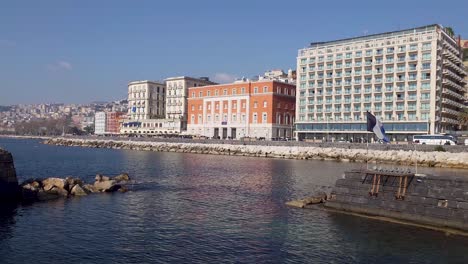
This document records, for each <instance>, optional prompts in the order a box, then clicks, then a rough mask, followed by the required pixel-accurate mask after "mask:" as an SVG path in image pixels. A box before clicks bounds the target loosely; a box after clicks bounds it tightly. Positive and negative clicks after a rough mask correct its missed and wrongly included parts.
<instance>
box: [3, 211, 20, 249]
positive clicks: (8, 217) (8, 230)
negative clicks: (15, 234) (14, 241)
mask: <svg viewBox="0 0 468 264" xmlns="http://www.w3.org/2000/svg"><path fill="white" fill-rule="evenodd" d="M16 214H17V204H16V203H0V247H1V246H2V244H3V240H7V239H9V238H11V236H12V229H13V228H14V225H15V217H16Z"/></svg>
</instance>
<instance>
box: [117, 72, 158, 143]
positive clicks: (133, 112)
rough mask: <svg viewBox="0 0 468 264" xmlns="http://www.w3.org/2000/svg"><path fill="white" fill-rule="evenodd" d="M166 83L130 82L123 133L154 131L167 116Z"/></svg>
mask: <svg viewBox="0 0 468 264" xmlns="http://www.w3.org/2000/svg"><path fill="white" fill-rule="evenodd" d="M165 97H166V85H165V84H164V83H160V82H155V81H134V82H130V83H129V84H128V114H127V119H126V120H125V121H124V122H123V124H122V128H121V133H123V134H142V133H148V132H150V131H152V132H154V130H155V129H156V128H159V124H158V123H160V122H156V121H155V120H162V119H164V116H165Z"/></svg>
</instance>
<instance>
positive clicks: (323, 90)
mask: <svg viewBox="0 0 468 264" xmlns="http://www.w3.org/2000/svg"><path fill="white" fill-rule="evenodd" d="M297 73H298V75H299V76H298V79H297V86H298V87H297V88H298V96H297V103H296V105H297V111H296V115H297V120H296V125H297V133H298V137H299V139H319V140H324V139H327V138H329V139H330V140H333V138H334V139H335V140H343V139H344V140H354V141H355V140H358V139H361V138H366V137H367V132H366V111H370V112H372V113H373V114H375V115H376V116H377V117H378V118H379V119H381V120H383V123H384V125H385V130H386V131H387V135H389V136H390V138H391V140H392V141H411V140H412V136H413V135H415V134H427V133H429V134H439V133H446V132H450V131H453V130H455V129H457V127H458V124H459V122H458V120H457V117H458V115H459V113H460V111H461V109H462V107H463V101H464V94H465V81H464V79H463V78H464V77H465V76H466V74H467V73H466V71H465V69H464V67H463V62H462V53H461V49H460V46H459V42H458V40H457V39H455V38H454V37H453V36H452V35H451V34H450V32H449V31H448V30H446V29H445V28H444V27H442V26H440V25H428V26H423V27H418V28H411V29H407V30H399V31H394V32H386V33H381V34H373V35H368V36H362V37H355V38H348V39H340V40H334V41H326V42H316V43H311V44H310V47H308V48H305V49H301V50H299V52H298V57H297ZM328 136H330V137H328Z"/></svg>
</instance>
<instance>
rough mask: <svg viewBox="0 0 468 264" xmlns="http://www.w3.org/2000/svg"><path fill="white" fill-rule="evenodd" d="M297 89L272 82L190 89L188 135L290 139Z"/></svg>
mask: <svg viewBox="0 0 468 264" xmlns="http://www.w3.org/2000/svg"><path fill="white" fill-rule="evenodd" d="M295 98H296V86H295V85H293V84H289V83H284V82H280V81H273V80H261V81H256V82H251V81H242V82H234V83H231V84H221V85H208V86H202V87H191V88H189V97H188V126H187V132H188V133H189V134H191V135H200V136H206V137H210V138H211V137H214V138H217V137H219V138H223V139H225V138H232V139H238V138H242V137H256V138H265V139H275V138H290V137H292V130H293V124H294V117H295V103H296V100H295Z"/></svg>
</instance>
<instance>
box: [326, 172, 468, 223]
mask: <svg viewBox="0 0 468 264" xmlns="http://www.w3.org/2000/svg"><path fill="white" fill-rule="evenodd" d="M344 177H345V178H344V179H339V180H337V181H336V186H335V188H334V190H333V192H332V195H331V199H330V200H329V201H327V202H326V204H325V206H326V207H328V208H333V209H338V210H344V211H349V212H354V213H360V214H366V215H374V216H383V217H389V218H394V219H399V220H405V221H410V222H414V223H419V224H424V225H430V226H435V227H448V228H455V229H459V230H463V231H468V180H466V179H462V178H457V177H439V176H437V177H436V176H424V177H423V176H414V177H413V178H412V180H411V181H410V182H409V185H408V188H407V192H406V195H405V196H404V199H397V197H396V196H397V194H398V186H399V181H398V178H392V177H390V178H388V179H386V177H381V182H380V184H379V192H378V195H375V194H374V195H372V196H371V195H370V192H371V191H372V184H373V178H372V175H369V174H368V175H367V178H366V173H364V172H360V171H351V172H346V173H345V176H344ZM386 180H387V181H386ZM374 191H375V189H374Z"/></svg>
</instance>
